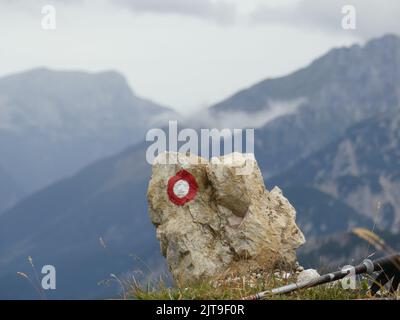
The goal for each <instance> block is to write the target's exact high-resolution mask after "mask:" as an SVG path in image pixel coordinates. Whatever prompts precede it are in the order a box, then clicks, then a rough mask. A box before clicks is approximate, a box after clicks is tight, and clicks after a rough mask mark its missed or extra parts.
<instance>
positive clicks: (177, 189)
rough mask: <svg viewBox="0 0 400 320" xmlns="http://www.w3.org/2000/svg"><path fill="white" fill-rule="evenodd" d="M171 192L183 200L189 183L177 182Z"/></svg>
mask: <svg viewBox="0 0 400 320" xmlns="http://www.w3.org/2000/svg"><path fill="white" fill-rule="evenodd" d="M173 191H174V194H175V195H176V196H177V197H178V198H183V197H185V196H186V195H187V194H188V193H189V183H188V182H187V181H186V180H178V182H176V183H175V185H174V188H173Z"/></svg>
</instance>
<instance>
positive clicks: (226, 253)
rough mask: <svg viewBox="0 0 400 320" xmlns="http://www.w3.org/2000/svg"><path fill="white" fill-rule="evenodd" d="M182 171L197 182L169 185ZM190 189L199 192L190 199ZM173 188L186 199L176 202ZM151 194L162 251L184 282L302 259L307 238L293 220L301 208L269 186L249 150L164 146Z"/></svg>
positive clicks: (150, 188) (152, 212)
mask: <svg viewBox="0 0 400 320" xmlns="http://www.w3.org/2000/svg"><path fill="white" fill-rule="evenodd" d="M177 158H178V161H175V160H176V159H177ZM175 162H176V163H175ZM181 170H184V172H185V174H187V173H186V172H188V173H189V174H190V175H191V176H192V177H193V178H194V179H195V181H196V182H195V183H191V182H190V181H189V182H190V183H187V182H185V181H183V182H182V181H180V182H179V183H177V184H173V185H171V182H173V181H178V180H179V179H180V178H173V179H172V180H171V181H170V179H171V177H174V176H175V175H176V174H177V173H178V172H181ZM181 173H182V172H181ZM181 173H179V174H181ZM169 181H170V186H169V187H170V188H169V189H170V190H169V192H168V184H169ZM172 187H173V188H172ZM189 189H190V190H191V191H190V193H191V197H193V194H194V193H195V196H194V198H193V199H190V197H189V198H185V194H187V193H188V192H189V191H188V190H189ZM196 191H197V193H196ZM171 192H173V194H175V198H176V197H177V199H178V200H179V199H186V200H185V201H187V202H186V203H179V201H174V199H173V197H174V196H173V194H172V198H171ZM147 196H148V202H149V214H150V217H151V220H152V222H153V224H154V225H155V226H156V228H157V238H158V240H159V241H160V246H161V251H162V254H163V255H164V256H165V257H166V259H167V263H168V266H169V268H170V270H171V272H172V275H173V276H174V279H175V280H176V281H177V282H179V283H189V282H194V281H198V280H204V279H207V278H210V277H214V276H217V275H221V274H222V273H224V272H226V271H232V272H239V273H243V272H248V271H251V270H255V269H260V268H262V269H266V268H275V267H280V268H282V267H283V268H284V267H290V266H292V265H293V264H294V263H295V261H296V253H295V249H296V248H298V247H299V246H300V245H302V244H303V243H304V241H305V240H304V236H303V234H302V232H301V231H300V230H299V228H298V227H297V225H296V223H295V218H296V211H295V209H294V208H293V207H292V206H291V204H290V203H289V201H288V200H287V199H286V198H285V197H284V196H283V195H282V191H281V190H280V189H279V188H278V187H275V188H274V189H273V190H272V191H268V190H266V189H265V186H264V181H263V178H262V175H261V172H260V170H259V168H258V165H257V162H256V160H255V159H254V156H253V155H250V154H244V155H243V154H239V153H234V154H231V155H228V156H225V157H221V158H218V159H217V158H213V159H212V160H211V162H208V161H206V160H204V159H202V158H199V157H197V156H185V155H182V154H177V153H172V152H170V153H163V154H161V155H159V156H158V157H157V158H156V159H155V161H154V164H153V173H152V178H151V181H150V184H149V188H148V195H147ZM182 202H184V201H182Z"/></svg>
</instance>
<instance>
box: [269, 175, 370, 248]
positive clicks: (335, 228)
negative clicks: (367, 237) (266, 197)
mask: <svg viewBox="0 0 400 320" xmlns="http://www.w3.org/2000/svg"><path fill="white" fill-rule="evenodd" d="M270 182H271V181H266V184H267V185H268V184H270ZM270 185H275V183H272V184H270ZM281 187H282V185H281ZM283 189H284V194H285V196H286V197H287V198H288V199H289V200H290V203H291V204H292V205H293V206H294V207H295V208H296V211H297V219H296V223H297V225H298V226H299V227H300V229H301V231H302V232H303V233H304V235H305V236H306V239H307V243H306V246H308V243H309V241H310V240H312V239H323V238H324V237H326V236H331V235H333V234H337V233H341V232H343V231H348V230H351V229H353V228H355V227H364V228H367V229H370V228H372V227H373V225H374V221H373V220H372V219H370V218H368V217H365V216H363V215H362V214H360V213H359V212H357V211H356V210H354V209H353V208H351V207H350V206H349V205H347V204H346V203H344V202H342V201H341V200H340V199H337V198H335V197H333V196H331V195H329V194H326V193H324V192H322V191H320V190H318V189H316V188H313V187H310V186H305V185H302V186H286V185H284V186H283Z"/></svg>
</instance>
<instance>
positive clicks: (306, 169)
mask: <svg viewBox="0 0 400 320" xmlns="http://www.w3.org/2000/svg"><path fill="white" fill-rule="evenodd" d="M399 128H400V112H392V113H387V114H384V115H381V116H379V117H374V118H372V119H369V120H365V121H363V122H361V123H359V124H357V125H355V126H353V127H351V128H349V129H348V130H347V131H346V133H345V134H344V135H343V136H342V137H341V138H340V139H338V140H337V141H335V142H333V143H331V144H329V145H328V146H326V147H324V148H322V149H321V150H320V151H318V152H316V153H315V154H312V155H311V156H309V157H307V158H306V159H304V160H302V161H300V162H299V163H297V164H296V165H295V166H293V167H292V168H291V169H290V170H288V171H287V172H285V173H284V174H283V175H281V176H278V177H276V178H274V179H272V181H271V182H270V183H276V184H278V185H281V186H283V187H285V186H288V187H293V186H297V187H298V188H301V187H304V186H307V187H313V188H316V189H318V190H320V191H322V192H325V193H326V194H329V195H330V196H332V197H334V198H335V199H338V200H340V201H342V202H343V203H346V204H347V205H348V206H349V207H351V208H353V209H354V210H356V211H357V212H359V213H361V214H363V215H364V216H366V217H369V218H370V219H371V220H373V221H374V223H376V224H377V226H379V227H380V228H382V229H387V230H391V231H393V232H399V231H400V201H399V197H398V196H397V195H398V192H399V190H400V131H399Z"/></svg>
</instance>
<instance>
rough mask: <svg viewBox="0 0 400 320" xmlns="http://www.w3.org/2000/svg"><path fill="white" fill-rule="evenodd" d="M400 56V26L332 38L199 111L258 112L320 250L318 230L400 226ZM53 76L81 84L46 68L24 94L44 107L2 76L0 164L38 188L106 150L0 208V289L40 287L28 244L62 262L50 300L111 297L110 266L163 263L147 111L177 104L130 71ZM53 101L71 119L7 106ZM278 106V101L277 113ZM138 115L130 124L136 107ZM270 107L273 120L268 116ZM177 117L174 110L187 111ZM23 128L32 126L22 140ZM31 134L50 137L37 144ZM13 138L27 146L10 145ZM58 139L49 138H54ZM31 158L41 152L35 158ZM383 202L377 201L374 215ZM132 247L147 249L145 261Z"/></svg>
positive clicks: (263, 163) (277, 172)
mask: <svg viewBox="0 0 400 320" xmlns="http://www.w3.org/2000/svg"><path fill="white" fill-rule="evenodd" d="M399 63H400V39H399V38H398V37H396V36H393V35H389V36H385V37H382V38H379V39H374V40H372V41H370V42H368V43H367V44H366V45H365V46H358V45H355V46H352V47H350V48H338V49H333V50H331V51H330V52H328V53H327V54H326V55H324V56H323V57H321V58H319V59H317V60H315V61H314V62H313V63H312V64H311V65H310V66H307V67H305V68H304V69H301V70H299V71H297V72H294V73H293V74H290V75H288V76H285V77H282V78H278V79H268V80H265V81H263V82H261V83H259V84H256V85H255V86H252V87H250V88H248V89H245V90H243V91H241V92H239V93H237V94H235V95H233V96H232V97H230V98H228V99H227V100H225V101H223V102H221V103H218V104H217V105H215V106H212V107H211V108H210V109H209V114H207V115H205V116H204V118H203V119H198V120H202V121H204V119H207V117H209V116H211V117H212V118H214V120H215V121H218V123H219V124H220V126H221V127H230V126H232V123H234V122H232V119H233V118H234V117H236V118H234V119H235V121H236V120H237V116H238V115H241V114H242V115H246V117H247V118H246V119H249V121H251V120H252V117H255V118H257V119H254V120H255V121H256V120H257V121H258V122H257V123H258V124H259V125H258V126H257V128H256V131H255V154H256V159H257V161H258V163H259V165H260V168H261V169H262V171H263V174H264V177H265V178H266V185H267V188H268V189H271V188H272V187H273V186H274V185H275V184H278V185H280V186H281V187H282V188H283V191H284V194H285V196H287V197H288V199H289V201H290V202H291V203H292V204H293V205H294V206H295V208H296V209H297V221H298V224H299V226H300V228H301V229H302V230H303V231H304V233H305V235H306V239H310V242H309V243H310V246H312V247H313V248H314V249H315V250H319V249H318V248H319V247H318V246H317V245H315V243H317V244H318V243H322V240H321V239H328V238H329V239H332V238H334V237H337V235H338V234H343V232H346V231H348V230H349V229H351V228H352V227H355V226H362V227H367V228H372V226H373V225H374V223H377V224H378V226H379V227H380V228H382V229H383V228H386V229H388V230H390V231H393V232H394V231H399V229H398V228H399V221H400V220H399V219H400V211H399V208H400V204H399V203H398V199H397V198H398V197H396V194H398V192H399V190H400V189H399V176H400V154H399V152H400V151H399V150H400V146H399V132H400V131H399V130H398V128H399V125H400V122H399V121H400V120H399V108H400V103H399V98H400V95H399V93H400V81H399V80H400V69H399ZM35 72H39V73H40V74H41V73H43V72H44V73H45V74H48V73H52V72H50V71H47V70H39V71H35ZM35 72H34V73H35ZM28 74H29V73H28ZM19 76H21V75H19ZM24 76H26V74H24ZM31 76H32V75H31ZM47 76H48V77H50V78H51V79H52V81H49V80H48V81H47V82H46V83H52V82H55V80H54V79H53V78H52V77H53V76H54V75H52V76H50V75H47ZM57 76H58V77H60V78H62V79H64V77H65V78H66V79H69V80H68V81H67V80H62V81H61V82H62V83H63V82H64V81H66V82H65V83H70V82H73V83H74V84H76V87H75V85H71V88H74V89H73V90H72V89H71V91H67V92H63V90H64V89H63V88H64V86H63V85H57V86H55V87H56V88H58V89H57V90H55V89H54V90H55V91H46V90H45V89H44V88H42V87H43V85H40V82H38V81H39V80H38V79H37V78H36V80H35V81H34V82H35V83H37V87H36V89H35V90H36V91H35V90H33V89H32V90H33V92H35V94H33V93H31V94H30V95H29V94H27V97H29V96H30V97H31V98H30V99H31V101H36V100H37V101H39V100H40V102H37V104H35V105H36V107H34V106H31V102H29V101H27V102H23V101H21V100H19V99H22V100H24V97H23V96H22V94H21V93H20V92H18V90H17V88H18V86H19V83H22V82H20V80H18V81H17V80H13V81H11V80H9V79H7V78H6V80H8V81H6V82H7V83H8V82H11V83H14V84H13V86H14V87H13V86H12V85H10V84H7V85H4V84H3V85H2V82H1V81H0V93H1V92H6V91H7V92H8V93H7V95H8V97H13V98H8V100H6V99H5V98H2V99H1V100H0V101H9V102H7V103H5V104H4V105H5V106H6V108H4V106H3V104H1V103H0V110H3V109H4V110H8V111H7V112H5V113H2V111H0V114H8V116H7V117H6V118H5V119H7V121H4V122H3V117H1V119H2V124H0V128H1V129H0V131H1V134H0V152H1V153H2V154H3V153H4V154H6V155H7V158H8V160H7V161H6V160H4V161H1V162H0V177H1V176H2V171H1V167H3V170H4V173H3V174H4V175H5V177H7V176H9V177H10V179H12V180H14V179H15V178H14V176H19V178H18V179H15V181H16V182H15V188H16V190H18V187H19V186H20V185H21V188H27V187H30V188H31V189H30V190H35V189H37V188H39V185H42V186H44V185H46V184H48V183H49V182H50V181H54V180H57V179H59V178H61V177H57V174H58V173H59V172H63V176H64V177H65V175H67V174H71V173H73V172H74V170H77V169H78V168H79V167H82V166H83V165H85V164H88V163H90V162H91V161H92V160H91V159H92V158H99V157H100V154H101V153H103V154H104V155H110V156H108V157H106V158H103V159H101V160H98V161H95V162H94V163H92V164H90V165H88V166H86V167H85V168H84V169H82V170H80V171H78V172H76V173H75V174H73V175H71V176H70V177H67V178H64V179H61V180H59V181H57V182H54V183H52V184H50V185H47V187H45V188H42V189H41V190H39V191H37V192H34V193H33V194H31V195H29V196H27V197H25V198H24V199H22V200H21V201H19V202H18V203H17V204H16V205H15V206H13V207H12V208H9V209H8V210H5V211H4V212H3V214H1V215H0V283H2V284H3V283H4V284H6V287H7V290H3V289H2V288H0V298H26V297H28V298H34V297H35V292H34V291H33V289H32V288H31V287H30V286H29V284H28V283H25V281H24V280H23V279H20V278H18V277H17V276H16V274H15V273H16V272H17V271H24V272H27V273H29V265H28V263H27V261H26V258H27V256H29V255H30V256H32V257H33V258H34V259H35V261H36V262H37V264H38V265H40V264H54V265H55V266H56V268H57V270H58V271H57V272H58V273H57V277H58V278H57V279H58V281H59V285H58V289H57V290H56V292H54V293H51V296H50V298H93V297H95V298H104V297H110V296H113V295H116V294H117V290H116V287H115V286H112V287H107V286H98V284H97V283H98V282H99V281H102V280H105V279H108V278H109V275H110V273H114V274H118V275H121V274H122V275H123V274H125V273H127V272H129V271H132V270H134V269H137V268H139V269H141V270H142V271H143V272H144V273H145V274H146V275H148V274H149V273H150V272H149V270H148V267H149V268H150V269H151V270H152V271H154V273H155V274H157V273H159V272H161V271H162V269H163V259H162V257H161V255H160V250H159V247H158V243H157V241H156V237H155V230H154V228H153V226H152V225H151V223H150V219H149V217H148V215H147V201H146V190H147V183H148V181H149V179H150V171H151V167H150V165H149V164H147V163H146V161H145V153H146V148H147V144H146V143H145V142H144V130H145V129H146V125H148V122H146V119H148V118H149V117H151V116H152V115H154V114H156V113H160V112H166V114H167V115H168V112H171V111H170V110H166V109H162V108H160V107H158V106H154V105H153V104H150V106H149V107H146V103H148V102H142V103H144V105H143V104H140V103H139V102H140V101H142V100H140V99H139V101H138V100H137V99H138V98H135V97H134V96H133V94H132V93H131V91H130V89H129V87H127V86H126V84H124V85H121V83H124V82H123V81H122V80H121V78H120V76H118V75H117V74H114V73H111V74H109V73H107V74H100V75H90V76H89V75H85V76H84V75H81V74H80V76H82V77H83V78H85V79H87V78H86V77H89V78H92V77H94V78H96V81H95V83H96V86H95V88H96V90H94V89H93V90H88V89H87V90H86V91H81V90H83V89H82V88H85V85H84V83H85V82H84V81H83V82H79V81H78V79H79V78H80V76H78V77H77V76H76V75H75V76H74V77H71V78H69V76H71V74H68V73H67V74H64V73H62V74H58V73H57ZM28 78H29V76H28ZM39 78H40V77H39ZM45 78H46V77H45ZM118 79H119V80H118ZM3 80H4V79H3ZM21 81H22V80H21ZM27 81H28V80H27ZM121 81H122V82H121ZM117 83H118V84H119V85H117ZM121 87H122V88H123V89H121ZM10 88H13V89H10ZM90 88H93V87H92V86H91V85H90ZM9 92H14V93H13V94H11V93H9ZM54 92H55V93H54ZM71 92H73V93H74V94H72V93H71ZM89 92H91V94H89ZM99 92H100V93H99ZM18 93H19V94H18ZM28 93H29V92H28ZM7 95H5V94H0V97H2V96H7ZM19 96H21V97H19ZM32 97H36V98H32ZM74 97H75V98H74ZM90 97H92V99H89V98H90ZM32 99H33V100H32ZM35 99H36V100H35ZM58 99H61V101H60V100H58ZM80 99H83V100H84V101H86V102H87V103H84V105H85V106H86V108H87V109H85V111H82V112H85V113H83V114H84V116H82V114H79V113H80V112H81V106H82V105H83V104H81V102H80ZM10 101H14V102H13V103H11V102H10ZM49 101H53V105H57V106H58V105H60V107H59V108H60V109H59V110H62V111H59V112H60V113H61V114H62V115H63V116H62V117H61V116H60V115H59V114H58V113H56V114H58V115H53V113H52V111H43V118H40V117H36V116H35V117H34V119H32V120H29V119H28V118H29V117H25V118H24V117H23V116H18V114H22V115H24V111H18V112H17V113H15V112H14V111H10V110H14V109H15V110H32V109H31V108H37V110H36V109H34V110H35V112H36V111H37V112H39V113H40V111H39V109H41V108H40V107H39V105H40V104H41V103H43V104H44V106H46V105H47V106H49ZM105 101H106V102H105ZM294 101H295V102H296V103H293V102H294ZM133 102H135V103H133ZM46 103H47V104H46ZM288 105H293V106H294V107H293V109H290V108H289V109H290V110H289V109H288V110H286V109H285V110H284V111H281V113H279V112H278V113H276V110H277V108H279V106H286V107H287V106H288ZM111 106H112V108H111ZM21 108H22V109H21ZM50 109H51V108H50ZM131 109H134V111H132V110H131ZM44 110H45V109H44ZM74 110H78V111H79V112H78V111H74ZM110 110H114V111H115V112H114V111H112V112H111V111H110ZM144 110H146V111H144ZM139 111H140V112H139ZM268 111H271V112H274V114H273V116H271V113H269V112H268ZM278 111H279V110H278ZM76 112H78V114H77V115H76V114H75V113H76ZM104 112H105V113H104ZM107 112H110V113H107ZM141 112H143V114H144V115H143V118H142V115H141V114H140V113H141ZM32 113H34V112H33V111H32ZM114 113H115V114H114ZM10 114H13V116H11V115H10ZM107 114H108V115H107ZM131 114H133V116H134V118H133V119H134V120H135V121H134V122H132V121H133V120H132V118H130V117H129V116H128V115H131ZM49 115H52V116H51V119H52V120H51V121H50V120H49V118H48V117H49ZM260 115H263V116H265V118H264V119H259V117H260ZM21 117H22V118H21ZM91 117H94V118H93V119H90V120H89V118H91ZM173 117H175V118H170V119H176V117H177V116H176V115H173ZM55 119H61V120H59V121H58V120H57V121H56V120H55ZM65 119H68V120H65ZM195 120H196V119H191V120H190V121H188V123H195ZM261 120H262V121H261ZM49 123H51V125H50V124H49ZM133 123H134V124H133ZM203 123H204V122H203ZM18 124H19V125H18ZM22 124H23V125H22ZM212 124H214V123H212ZM160 126H161V124H160ZM19 127H21V128H19ZM183 127H184V125H183ZM210 127H212V126H210ZM18 130H21V131H20V132H22V133H20V134H19V138H16V137H18V134H17V133H16V132H18ZM32 130H33V131H32ZM107 132H109V133H107ZM3 133H4V134H5V136H4V135H3ZM31 134H32V136H33V137H32V138H30V137H29V135H31ZM26 135H27V136H28V139H27V140H25V136H26ZM35 135H37V136H35ZM126 135H134V138H135V139H136V142H137V143H136V144H132V145H131V146H129V147H128V148H126V149H125V150H124V151H122V152H119V153H118V150H117V149H121V148H123V147H124V146H128V145H129V144H130V142H129V139H130V137H127V136H126ZM3 136H4V137H6V138H7V139H14V140H12V141H16V142H12V143H8V144H7V143H5V142H4V141H11V140H7V139H3V138H2V137H3ZM98 137H100V138H98ZM51 139H56V140H55V141H56V142H53V143H52V142H51V141H52V140H51ZM64 141H67V142H64ZM70 141H73V142H74V143H75V142H76V143H77V145H78V146H79V147H74V148H73V149H72V148H70V149H68V147H65V148H62V152H61V151H60V154H57V152H56V151H54V150H57V148H56V147H54V145H59V144H62V145H65V146H68V144H69V143H71V142H70ZM93 141H96V143H94V142H93ZM35 144H36V145H39V146H40V147H35V148H32V147H30V146H32V145H33V146H35ZM6 145H8V146H18V148H17V147H15V148H14V147H13V148H10V147H9V149H7V148H5V147H4V146H6ZM49 145H50V146H51V148H52V149H51V148H49V149H46V148H47V146H49ZM60 149H61V147H60ZM45 150H46V152H49V151H48V150H52V151H51V152H50V154H51V158H49V157H47V156H46V157H43V159H42V158H40V156H41V155H45V154H47V153H46V152H45ZM99 150H100V151H99ZM113 150H114V151H113ZM96 151H97V153H96ZM18 152H19V153H18ZM71 152H72V153H73V155H74V156H76V157H77V162H76V163H74V165H73V166H72V164H71V163H69V161H64V163H63V158H64V159H69V158H68V157H69V155H70V153H71ZM75 153H77V154H75ZM113 153H116V154H114V155H111V154H113ZM35 157H36V158H35ZM14 158H15V159H14ZM30 158H32V163H29V161H26V160H27V159H28V160H30ZM13 159H14V162H15V165H13ZM22 160H25V161H22ZM78 160H79V161H78ZM18 161H21V163H20V164H19V163H18ZM53 161H54V162H53ZM59 162H60V163H59ZM65 162H67V163H65ZM52 165H53V166H54V167H53V168H52ZM23 166H27V168H22V167H23ZM72 167H73V168H72ZM18 168H20V169H19V170H20V171H19V170H18ZM74 168H75V169H74ZM23 169H24V170H23ZM31 170H33V173H34V174H33V173H32V172H31ZM59 170H60V171H59ZM42 172H43V173H42ZM26 174H30V175H28V176H26ZM41 175H44V178H43V179H42V178H41ZM36 176H39V177H36ZM35 177H36V178H35ZM5 179H6V178H5ZM12 180H11V181H12ZM31 180H32V181H33V182H30V181H31ZM5 181H7V180H5ZM25 182H26V183H25ZM39 182H40V183H39ZM1 186H2V185H1V182H0V191H1V190H3V193H0V200H1V201H2V202H3V201H5V200H2V199H7V197H10V194H11V199H12V194H13V192H9V190H11V188H10V189H8V188H7V187H6V188H3V189H2V188H1ZM4 190H6V191H7V192H4ZM25 192H26V191H25ZM7 193H8V195H7ZM378 201H379V202H380V210H379V211H378V214H376V213H375V212H376V210H375V208H376V203H377V202H378ZM100 238H101V239H102V241H104V243H105V244H106V249H105V248H104V246H102V244H101V242H100V241H99V239H100ZM339 238H340V237H339ZM311 240H313V241H311ZM305 246H307V243H306V245H305ZM348 251H349V252H351V250H350V249H349V250H348ZM302 252H303V253H302V254H304V257H306V258H307V257H308V258H307V259H309V261H311V260H312V259H314V260H312V261H313V262H315V261H316V260H315V257H316V255H317V253H315V252H314V253H312V254H311V253H310V252H309V251H307V248H305V250H303V251H302ZM130 255H134V256H139V257H140V259H141V260H142V261H143V262H144V263H145V264H146V266H144V265H143V264H142V263H140V262H138V261H137V260H134V259H132V256H130Z"/></svg>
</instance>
